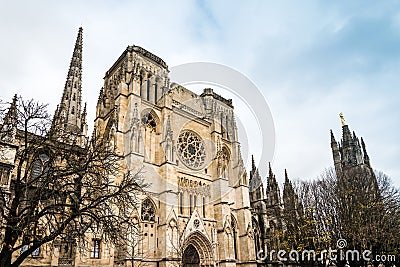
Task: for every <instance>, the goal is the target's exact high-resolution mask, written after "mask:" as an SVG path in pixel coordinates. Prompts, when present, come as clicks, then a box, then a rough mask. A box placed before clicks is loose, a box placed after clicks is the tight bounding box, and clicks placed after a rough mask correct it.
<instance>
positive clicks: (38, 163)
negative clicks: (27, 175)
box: [31, 154, 49, 180]
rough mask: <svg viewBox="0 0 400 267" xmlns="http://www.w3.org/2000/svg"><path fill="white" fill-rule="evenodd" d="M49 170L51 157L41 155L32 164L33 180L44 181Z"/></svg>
mask: <svg viewBox="0 0 400 267" xmlns="http://www.w3.org/2000/svg"><path fill="white" fill-rule="evenodd" d="M48 168H49V156H48V155H47V154H40V155H39V156H38V157H37V158H36V159H35V161H34V162H33V164H32V169H31V179H32V180H35V179H39V180H43V179H44V176H45V174H46V172H48Z"/></svg>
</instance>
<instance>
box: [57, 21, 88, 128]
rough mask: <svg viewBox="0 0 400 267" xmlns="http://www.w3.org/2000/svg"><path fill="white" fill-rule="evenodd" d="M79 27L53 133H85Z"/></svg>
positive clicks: (81, 31) (80, 31)
mask: <svg viewBox="0 0 400 267" xmlns="http://www.w3.org/2000/svg"><path fill="white" fill-rule="evenodd" d="M82 33H83V29H82V27H80V28H79V31H78V36H77V38H76V41H75V46H74V52H73V54H72V58H71V62H70V65H69V69H68V75H67V80H66V81H65V86H64V91H63V95H62V98H61V102H60V104H59V105H58V106H57V110H56V112H55V115H54V118H53V124H52V128H53V131H52V132H53V133H57V134H58V135H60V134H67V135H69V134H79V135H86V133H85V131H84V130H85V129H86V128H87V126H86V127H85V125H86V115H87V114H86V108H84V110H83V112H82V45H83V37H82Z"/></svg>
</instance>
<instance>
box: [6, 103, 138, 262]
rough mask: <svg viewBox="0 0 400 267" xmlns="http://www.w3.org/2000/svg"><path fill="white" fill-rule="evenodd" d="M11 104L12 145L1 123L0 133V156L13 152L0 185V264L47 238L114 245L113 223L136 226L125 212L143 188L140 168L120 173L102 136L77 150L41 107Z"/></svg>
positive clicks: (118, 159) (116, 230) (18, 258)
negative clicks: (9, 168)
mask: <svg viewBox="0 0 400 267" xmlns="http://www.w3.org/2000/svg"><path fill="white" fill-rule="evenodd" d="M17 102H18V103H15V104H16V105H15V113H16V114H15V115H16V116H15V123H16V125H15V126H16V128H17V131H16V133H15V141H14V143H13V144H11V142H10V140H9V139H8V138H6V137H7V136H9V135H10V133H9V132H8V131H11V130H12V129H11V128H10V127H6V126H5V125H6V122H5V121H3V125H2V128H1V131H0V133H1V134H2V135H1V140H0V141H1V144H0V145H1V148H2V149H1V152H0V153H2V155H1V157H3V158H7V157H9V155H10V153H8V152H7V151H9V150H10V149H11V148H14V147H15V149H16V153H15V158H14V159H12V161H13V165H14V168H13V170H12V175H11V180H10V182H9V186H8V187H1V188H0V204H1V205H0V221H1V223H0V233H1V234H2V235H1V236H0V239H1V240H0V241H1V242H2V246H1V251H0V267H16V266H19V265H20V264H21V263H22V262H23V261H24V260H25V259H26V258H27V257H28V256H30V255H32V253H35V252H37V251H38V250H40V248H41V246H43V245H45V244H46V243H49V242H52V241H61V240H71V239H72V240H73V243H74V244H78V245H79V244H81V245H82V244H87V243H88V240H86V238H88V236H95V237H96V238H99V239H101V240H102V241H104V242H112V243H114V244H118V242H121V240H122V239H124V238H126V235H124V234H121V231H120V226H121V224H127V225H129V226H130V227H133V228H135V227H136V225H133V224H132V221H131V215H132V213H133V211H135V210H136V209H137V206H138V202H139V200H138V198H137V196H138V195H139V193H141V192H142V191H143V188H144V186H145V184H144V183H143V180H142V178H141V175H140V170H137V171H135V172H131V171H128V170H127V168H126V166H125V165H124V161H123V158H122V156H121V155H119V154H118V153H117V152H116V151H114V150H113V149H110V148H109V146H107V143H106V140H105V139H103V138H102V136H96V135H94V136H93V137H92V139H91V140H90V141H89V142H87V144H86V145H85V146H82V147H80V146H76V145H69V144H68V142H63V141H62V140H63V137H62V136H61V137H60V135H59V134H57V133H55V132H53V131H52V130H50V128H51V127H50V125H51V118H50V116H49V115H48V113H47V111H46V109H47V106H46V105H42V104H39V103H37V102H35V101H33V100H28V101H25V100H23V99H21V98H18V101H17ZM64 138H71V136H65V137H64ZM64 140H65V139H64ZM1 157H0V158H1ZM81 248H82V249H87V248H85V247H81Z"/></svg>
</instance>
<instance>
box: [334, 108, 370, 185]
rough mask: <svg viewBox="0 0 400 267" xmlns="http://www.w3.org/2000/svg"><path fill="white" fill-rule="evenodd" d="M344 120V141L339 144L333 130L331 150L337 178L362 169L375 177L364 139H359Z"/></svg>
mask: <svg viewBox="0 0 400 267" xmlns="http://www.w3.org/2000/svg"><path fill="white" fill-rule="evenodd" d="M341 118H342V139H341V142H340V143H339V142H337V141H336V139H335V136H334V135H333V132H332V130H331V148H332V156H333V162H334V165H335V171H336V175H337V177H340V176H343V175H345V174H346V172H349V171H352V170H356V169H360V170H361V169H362V170H366V171H368V172H370V174H371V175H373V170H372V168H371V164H370V160H369V156H368V153H367V150H366V147H365V143H364V140H363V138H361V139H359V138H358V137H357V136H356V134H355V132H354V131H353V133H351V131H350V128H349V126H348V125H347V123H346V121H345V120H344V118H343V115H342V114H341Z"/></svg>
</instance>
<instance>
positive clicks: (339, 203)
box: [298, 168, 400, 266]
mask: <svg viewBox="0 0 400 267" xmlns="http://www.w3.org/2000/svg"><path fill="white" fill-rule="evenodd" d="M298 194H299V198H300V201H301V203H302V205H303V207H304V224H303V230H302V232H303V236H302V238H301V239H302V240H303V244H304V245H305V246H306V247H307V248H308V249H315V250H316V251H321V250H324V249H329V248H333V249H335V248H336V242H337V240H339V239H345V240H346V241H347V247H346V249H357V250H359V251H364V250H371V251H372V253H373V256H375V255H377V254H393V255H395V256H397V257H396V258H398V256H399V248H400V246H399V240H400V235H399V229H398V225H399V222H400V217H399V214H400V205H399V204H400V197H399V190H398V189H396V188H395V187H394V186H393V184H392V182H391V181H390V179H389V177H388V176H387V175H385V174H383V173H381V172H378V173H377V174H376V175H375V174H374V173H373V172H372V171H371V170H370V169H362V168H354V169H352V170H348V171H346V172H345V173H344V174H342V175H341V176H340V177H336V173H335V171H334V170H333V168H330V169H326V170H325V171H324V172H323V173H322V175H321V176H320V177H319V178H318V179H316V180H312V181H306V182H301V183H300V186H299V187H298ZM396 225H397V226H396ZM307 239H308V241H309V242H307ZM336 264H337V266H344V265H345V264H346V262H345V261H343V262H337V263H336ZM349 264H350V266H361V265H362V264H366V263H363V262H362V261H361V260H359V261H353V262H350V263H349ZM374 264H375V263H374ZM377 264H379V262H378V263H376V265H377Z"/></svg>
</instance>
